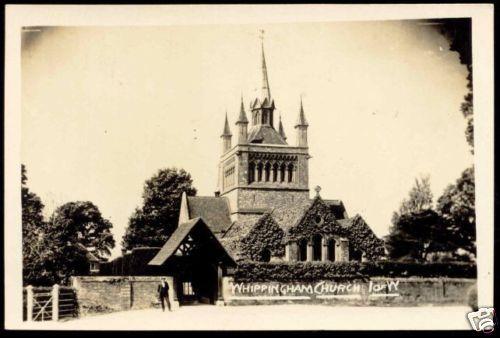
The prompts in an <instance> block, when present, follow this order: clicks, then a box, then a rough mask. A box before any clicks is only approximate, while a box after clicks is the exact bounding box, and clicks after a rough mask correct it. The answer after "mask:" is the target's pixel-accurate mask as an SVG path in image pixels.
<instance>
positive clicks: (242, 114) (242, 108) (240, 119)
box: [236, 95, 248, 124]
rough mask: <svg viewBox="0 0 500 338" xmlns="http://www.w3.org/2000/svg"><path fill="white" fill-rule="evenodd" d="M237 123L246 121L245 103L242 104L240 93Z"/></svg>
mask: <svg viewBox="0 0 500 338" xmlns="http://www.w3.org/2000/svg"><path fill="white" fill-rule="evenodd" d="M238 123H248V119H247V114H246V113H245V105H244V104H243V95H241V106H240V116H239V117H238V121H236V124H238Z"/></svg>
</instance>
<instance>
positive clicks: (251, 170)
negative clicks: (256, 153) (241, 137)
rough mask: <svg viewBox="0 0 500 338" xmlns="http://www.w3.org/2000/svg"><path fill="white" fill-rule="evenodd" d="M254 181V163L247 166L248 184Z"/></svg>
mask: <svg viewBox="0 0 500 338" xmlns="http://www.w3.org/2000/svg"><path fill="white" fill-rule="evenodd" d="M253 181H255V163H253V162H250V164H249V165H248V183H252V182H253Z"/></svg>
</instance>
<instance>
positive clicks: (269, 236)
mask: <svg viewBox="0 0 500 338" xmlns="http://www.w3.org/2000/svg"><path fill="white" fill-rule="evenodd" d="M284 237H285V233H284V231H283V230H282V229H281V227H280V226H279V225H278V223H276V221H275V220H274V218H273V217H272V216H271V215H270V214H264V215H263V216H262V217H261V218H260V219H259V220H258V221H257V223H255V225H254V226H253V227H252V229H251V230H250V232H249V233H248V235H246V236H245V237H243V239H242V240H241V251H242V253H243V256H244V257H245V258H247V259H250V260H252V261H257V262H265V261H269V259H270V258H271V256H273V257H281V256H283V255H284V254H285V243H284V240H283V239H284Z"/></svg>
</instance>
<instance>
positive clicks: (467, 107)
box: [432, 18, 474, 153]
mask: <svg viewBox="0 0 500 338" xmlns="http://www.w3.org/2000/svg"><path fill="white" fill-rule="evenodd" d="M432 21H435V23H436V21H437V23H439V25H437V27H439V30H440V32H441V33H442V34H443V35H444V36H445V37H446V38H447V39H448V41H449V42H450V50H452V51H456V52H457V53H458V55H459V57H460V63H462V64H463V65H465V66H466V67H467V70H468V75H467V93H466V95H465V96H464V101H463V102H462V105H461V107H460V110H461V111H462V114H463V116H464V118H465V119H466V121H467V127H466V128H465V137H466V139H467V143H468V144H469V146H470V149H471V152H472V153H474V109H473V108H474V107H473V88H472V29H471V26H472V25H471V19H470V18H462V19H439V20H432Z"/></svg>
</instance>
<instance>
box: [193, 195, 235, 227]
mask: <svg viewBox="0 0 500 338" xmlns="http://www.w3.org/2000/svg"><path fill="white" fill-rule="evenodd" d="M187 205H188V212H189V219H193V218H197V217H202V218H203V220H204V221H205V222H206V223H207V225H208V226H209V227H210V230H212V232H214V233H220V232H223V231H225V230H226V229H227V228H228V227H229V226H230V225H231V217H230V210H229V203H228V201H227V199H226V198H225V197H212V196H188V197H187Z"/></svg>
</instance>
